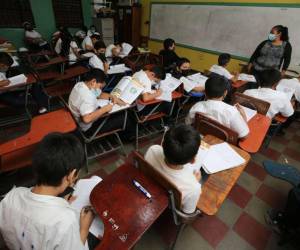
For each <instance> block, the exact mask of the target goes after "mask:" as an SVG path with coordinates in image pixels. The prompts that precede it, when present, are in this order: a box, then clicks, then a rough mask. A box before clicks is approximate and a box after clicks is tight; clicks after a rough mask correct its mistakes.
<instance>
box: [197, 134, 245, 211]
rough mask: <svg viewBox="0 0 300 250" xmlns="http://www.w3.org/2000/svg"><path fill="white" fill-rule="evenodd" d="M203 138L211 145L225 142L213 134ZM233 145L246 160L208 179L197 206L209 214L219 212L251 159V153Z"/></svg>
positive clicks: (203, 186)
mask: <svg viewBox="0 0 300 250" xmlns="http://www.w3.org/2000/svg"><path fill="white" fill-rule="evenodd" d="M203 140H204V141H205V142H207V143H208V144H210V145H213V144H218V143H222V142H223V141H222V140H221V139H218V138H216V137H214V136H212V135H207V136H205V137H204V139H203ZM231 147H232V148H233V149H234V150H235V151H236V152H237V153H238V154H240V156H241V157H243V158H244V159H245V161H246V162H245V163H244V164H242V165H241V166H238V167H235V168H231V169H227V170H224V171H221V172H217V173H215V174H211V175H209V177H208V179H207V180H206V181H205V182H204V184H203V185H202V193H201V195H200V199H199V201H198V204H197V208H198V209H200V210H201V211H202V212H203V213H205V214H207V215H214V214H216V213H217V212H218V210H219V208H220V206H221V205H222V203H223V202H224V200H225V199H226V197H227V195H228V194H229V192H230V190H231V189H232V187H233V186H234V184H235V183H236V181H237V180H238V178H239V176H240V175H241V173H242V172H243V170H244V168H245V167H246V166H247V164H248V162H249V160H250V155H249V154H248V153H247V152H245V151H244V150H242V149H240V148H238V147H236V146H233V145H231Z"/></svg>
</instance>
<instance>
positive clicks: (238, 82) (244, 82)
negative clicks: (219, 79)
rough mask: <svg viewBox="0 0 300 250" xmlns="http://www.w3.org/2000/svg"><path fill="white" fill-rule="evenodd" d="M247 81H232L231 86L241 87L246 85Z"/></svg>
mask: <svg viewBox="0 0 300 250" xmlns="http://www.w3.org/2000/svg"><path fill="white" fill-rule="evenodd" d="M247 83H248V82H247V81H242V80H237V81H235V82H232V84H231V86H232V87H233V88H235V89H239V88H241V87H244V86H245V85H246V84H247Z"/></svg>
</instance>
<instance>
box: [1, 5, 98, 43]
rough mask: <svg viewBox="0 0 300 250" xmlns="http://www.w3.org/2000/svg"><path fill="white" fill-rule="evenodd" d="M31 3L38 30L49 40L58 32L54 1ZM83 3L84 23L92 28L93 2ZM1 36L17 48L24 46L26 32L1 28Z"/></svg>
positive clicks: (19, 29) (20, 29)
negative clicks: (53, 6)
mask: <svg viewBox="0 0 300 250" xmlns="http://www.w3.org/2000/svg"><path fill="white" fill-rule="evenodd" d="M30 3H31V9H32V14H33V17H34V21H35V26H36V29H37V30H38V31H39V32H40V33H41V34H42V36H43V37H44V38H46V39H49V38H50V37H51V35H52V33H53V32H54V31H55V30H56V27H55V18H54V13H53V9H52V0H30ZM81 3H82V14H83V20H84V23H85V25H86V26H90V25H91V23H92V16H91V15H92V14H91V0H81ZM78 28H79V27H78ZM70 31H74V29H71V30H70ZM0 36H1V37H5V38H7V39H8V40H10V41H12V42H13V43H14V44H15V45H16V46H17V47H21V46H23V37H24V30H23V29H22V28H18V29H16V28H0Z"/></svg>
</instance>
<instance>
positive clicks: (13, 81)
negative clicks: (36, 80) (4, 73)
mask: <svg viewBox="0 0 300 250" xmlns="http://www.w3.org/2000/svg"><path fill="white" fill-rule="evenodd" d="M8 80H9V81H10V83H9V85H8V86H6V87H11V86H15V85H18V84H22V83H26V82H27V77H26V76H25V75H24V74H21V75H17V76H13V77H10V78H8Z"/></svg>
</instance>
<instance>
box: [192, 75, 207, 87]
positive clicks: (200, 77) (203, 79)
mask: <svg viewBox="0 0 300 250" xmlns="http://www.w3.org/2000/svg"><path fill="white" fill-rule="evenodd" d="M187 78H188V79H189V80H191V81H193V82H196V83H197V85H196V86H200V87H203V88H204V87H205V82H206V80H207V79H208V77H206V76H204V75H202V74H201V73H196V74H193V75H189V76H188V77H187Z"/></svg>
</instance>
